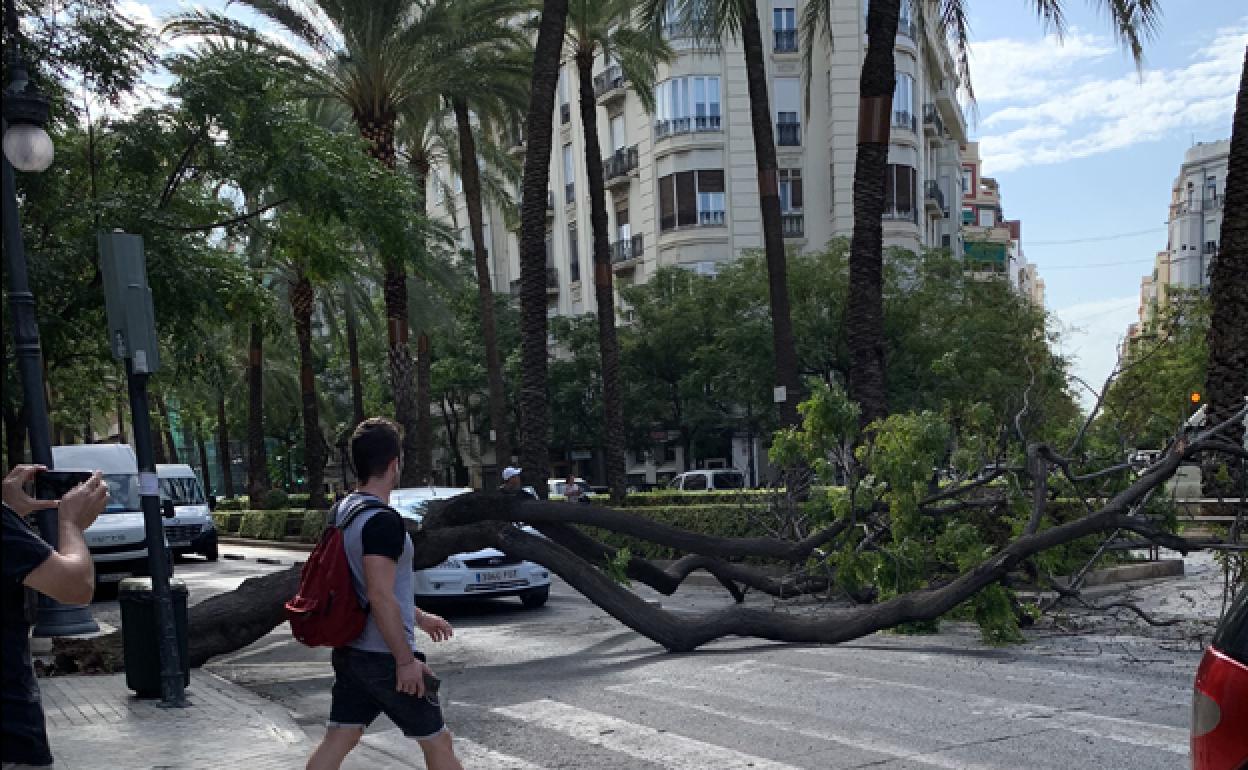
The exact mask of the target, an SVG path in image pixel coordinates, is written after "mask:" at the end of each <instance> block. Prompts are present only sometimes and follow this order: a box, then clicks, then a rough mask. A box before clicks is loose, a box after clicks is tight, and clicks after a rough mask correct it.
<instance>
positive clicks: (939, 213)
mask: <svg viewBox="0 0 1248 770" xmlns="http://www.w3.org/2000/svg"><path fill="white" fill-rule="evenodd" d="M923 205H925V206H926V207H927V208H928V209H929V210H928V213H929V214H933V215H935V216H936V218H937V219H944V218H945V217H947V216H949V208H948V207H947V206H946V205H945V193H944V191H943V190H941V189H940V185H939V184H937V183H936V180H935V179H929V180H927V181H926V182H925V183H924V184H923Z"/></svg>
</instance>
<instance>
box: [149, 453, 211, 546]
mask: <svg viewBox="0 0 1248 770" xmlns="http://www.w3.org/2000/svg"><path fill="white" fill-rule="evenodd" d="M156 475H157V476H158V477H160V502H161V505H162V506H168V505H172V506H173V514H174V515H173V517H172V518H170V517H168V516H166V517H165V539H166V540H168V541H169V547H170V548H172V549H173V552H174V553H177V554H187V553H198V554H201V555H202V556H203V557H204V558H205V559H207V560H208V561H216V560H217V555H218V554H217V527H216V525H215V524H214V523H213V521H212V508H213V505H214V502H213V500H211V499H209V498H208V497H206V496H205V495H204V488H203V486H201V485H200V483H199V477H198V476H196V475H195V469H194V468H192V467H191V466H189V465H186V464H185V463H182V464H175V465H157V466H156Z"/></svg>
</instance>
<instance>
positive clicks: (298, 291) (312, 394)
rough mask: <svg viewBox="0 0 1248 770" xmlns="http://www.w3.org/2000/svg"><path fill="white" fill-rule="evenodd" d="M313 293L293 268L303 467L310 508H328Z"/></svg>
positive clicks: (308, 282)
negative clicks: (314, 354) (314, 350)
mask: <svg viewBox="0 0 1248 770" xmlns="http://www.w3.org/2000/svg"><path fill="white" fill-rule="evenodd" d="M315 302H316V291H315V290H314V289H313V288H312V281H311V280H309V279H308V276H307V274H306V273H304V272H303V270H302V269H296V271H295V280H294V282H293V285H292V286H291V287H290V312H291V315H293V316H294V320H295V338H296V339H297V340H298V341H299V400H300V403H301V405H302V407H303V464H304V473H305V481H306V482H307V489H308V507H309V508H319V509H323V508H328V507H329V502H328V500H326V498H325V458H326V455H327V453H328V452H327V450H328V447H326V445H325V437H324V436H322V435H321V409H320V404H319V403H317V393H316V371H315V369H314V367H313V361H312V309H313V305H314V303H315Z"/></svg>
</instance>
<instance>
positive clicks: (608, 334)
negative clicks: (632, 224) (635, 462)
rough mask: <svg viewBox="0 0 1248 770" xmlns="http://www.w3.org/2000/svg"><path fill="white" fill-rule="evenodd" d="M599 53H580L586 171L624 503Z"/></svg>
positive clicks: (611, 451) (609, 407)
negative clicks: (597, 86) (596, 72)
mask: <svg viewBox="0 0 1248 770" xmlns="http://www.w3.org/2000/svg"><path fill="white" fill-rule="evenodd" d="M593 68H594V53H593V50H592V49H587V50H582V51H579V52H578V53H577V55H576V69H577V75H578V80H579V81H580V82H579V91H580V108H581V125H582V128H583V131H584V134H585V168H586V170H587V174H588V177H589V200H590V214H589V221H590V224H591V226H592V227H593V238H594V298H595V300H596V302H597V305H598V349H599V352H600V354H601V356H602V413H603V422H604V423H605V424H604V425H603V429H604V430H603V443H604V444H605V447H606V463H605V465H606V471H607V487H608V488H609V489H610V490H611V499H612V501H614V502H615V503H617V504H619V503H622V502H623V501H624V494H625V482H626V480H627V479H626V473H627V470H628V469H627V465H626V463H625V460H624V395H623V393H622V392H621V388H620V342H619V339H618V337H617V336H616V333H615V288H614V286H613V285H612V284H613V281H614V275H613V271H612V268H611V241H610V234H609V232H608V229H607V228H608V225H607V191H606V184H605V181H604V179H603V177H604V175H603V169H602V150H601V148H600V147H599V146H598V102H597V99H596V97H595V96H594V85H593Z"/></svg>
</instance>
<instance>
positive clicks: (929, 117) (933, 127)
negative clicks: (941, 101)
mask: <svg viewBox="0 0 1248 770" xmlns="http://www.w3.org/2000/svg"><path fill="white" fill-rule="evenodd" d="M923 128H924V129H925V130H927V131H929V132H932V133H933V135H934V136H943V135H944V133H945V121H944V120H943V119H942V118H941V117H940V110H938V109H936V104H935V103H933V102H928V103H927V104H924V105H923Z"/></svg>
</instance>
